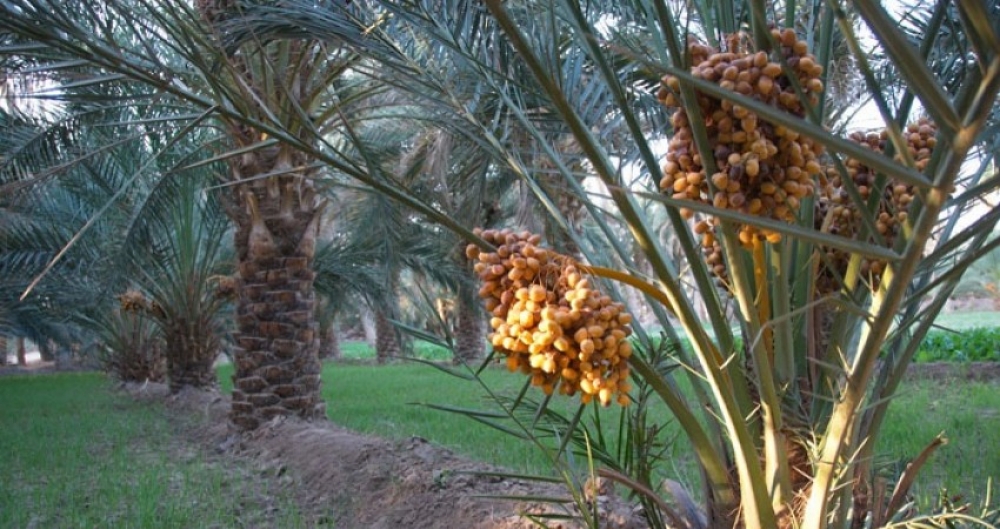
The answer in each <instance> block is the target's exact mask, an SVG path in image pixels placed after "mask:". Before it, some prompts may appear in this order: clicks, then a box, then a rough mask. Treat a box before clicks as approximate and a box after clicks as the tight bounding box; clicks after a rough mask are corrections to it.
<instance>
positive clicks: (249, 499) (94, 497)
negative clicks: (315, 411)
mask: <svg viewBox="0 0 1000 529" xmlns="http://www.w3.org/2000/svg"><path fill="white" fill-rule="evenodd" d="M108 387H109V383H108V382H107V379H106V378H105V377H104V376H103V375H100V374H94V373H87V374H56V375H39V376H16V377H13V376H8V377H2V378H0V425H2V427H0V527H5V528H6V527H10V528H23V527H39V528H41V527H58V528H76V527H79V528H93V527H115V528H130V527H139V528H157V527H164V528H179V527H217V528H228V527H247V526H251V527H260V526H265V525H267V526H270V525H272V523H271V522H272V521H273V526H275V527H304V526H305V524H304V523H303V521H302V519H301V518H300V516H299V514H298V512H297V509H296V507H295V504H294V502H293V499H292V498H291V497H290V496H289V495H288V494H287V493H286V492H283V491H278V492H276V493H274V492H268V495H272V496H273V495H276V496H277V498H275V499H274V500H273V501H274V504H273V506H272V507H269V506H268V505H264V504H260V501H261V500H260V497H259V494H260V493H261V492H267V491H261V490H251V487H252V483H254V482H255V481H254V478H253V476H252V475H251V474H252V471H251V470H249V469H242V468H237V469H234V468H232V466H231V464H230V463H226V464H227V466H225V467H224V466H223V463H224V462H223V461H221V460H220V461H213V460H212V459H211V457H210V456H208V455H207V454H205V453H203V452H202V451H201V450H200V449H197V448H193V447H192V445H190V444H186V443H182V442H179V441H178V438H177V435H178V431H177V426H176V424H175V423H172V422H171V421H170V420H169V419H168V417H167V416H166V415H165V410H164V409H163V407H162V406H156V405H152V404H149V403H142V402H138V401H135V400H133V399H130V398H127V397H124V396H121V395H116V394H114V393H113V392H111V391H109V390H108ZM257 481H259V479H258V480H257Z"/></svg>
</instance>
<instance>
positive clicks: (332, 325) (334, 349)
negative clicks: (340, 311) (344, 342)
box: [319, 320, 342, 359]
mask: <svg viewBox="0 0 1000 529" xmlns="http://www.w3.org/2000/svg"><path fill="white" fill-rule="evenodd" d="M341 356H342V355H341V351H340V336H338V335H337V323H336V321H335V320H330V321H328V322H326V324H325V325H321V326H320V333H319V357H320V358H330V359H338V358H340V357H341Z"/></svg>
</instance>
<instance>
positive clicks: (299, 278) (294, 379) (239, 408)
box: [230, 257, 326, 430]
mask: <svg viewBox="0 0 1000 529" xmlns="http://www.w3.org/2000/svg"><path fill="white" fill-rule="evenodd" d="M240 273H241V279H242V285H241V295H240V301H239V303H238V306H237V317H236V318H237V324H238V327H239V332H238V334H237V336H236V343H237V347H236V350H235V351H234V363H235V373H234V374H233V402H232V410H231V412H230V420H231V421H232V422H233V424H234V425H236V426H237V427H238V428H240V429H243V430H253V429H255V428H257V427H258V426H260V425H261V424H262V423H264V422H266V421H268V420H271V419H273V418H274V417H278V416H287V415H294V416H297V417H301V418H305V419H316V418H322V417H325V416H326V406H325V404H324V403H323V400H322V398H321V396H320V362H319V356H318V349H319V337H318V336H317V334H318V333H317V326H316V322H315V317H314V310H315V298H314V294H313V288H312V283H313V277H314V275H315V274H314V273H313V272H312V271H311V270H310V269H309V260H308V259H307V258H304V257H284V258H273V259H262V260H256V261H244V262H242V263H240Z"/></svg>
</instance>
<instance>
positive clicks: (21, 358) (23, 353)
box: [17, 338, 28, 367]
mask: <svg viewBox="0 0 1000 529" xmlns="http://www.w3.org/2000/svg"><path fill="white" fill-rule="evenodd" d="M17 365H19V366H21V367H24V366H26V365H28V352H27V350H25V347H24V338H18V339H17Z"/></svg>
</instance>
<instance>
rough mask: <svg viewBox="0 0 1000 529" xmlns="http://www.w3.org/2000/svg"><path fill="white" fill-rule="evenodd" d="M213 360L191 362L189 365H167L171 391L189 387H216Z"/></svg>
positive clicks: (174, 391) (175, 391)
mask: <svg viewBox="0 0 1000 529" xmlns="http://www.w3.org/2000/svg"><path fill="white" fill-rule="evenodd" d="M212 364H213V362H212V361H208V362H204V361H203V362H198V363H191V364H187V365H178V364H173V365H170V366H168V367H167V373H168V374H167V378H168V379H169V381H170V392H171V393H177V392H178V391H180V390H182V389H184V388H186V387H189V388H197V389H208V388H214V387H215V386H216V385H217V384H216V377H215V370H214V369H212Z"/></svg>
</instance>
